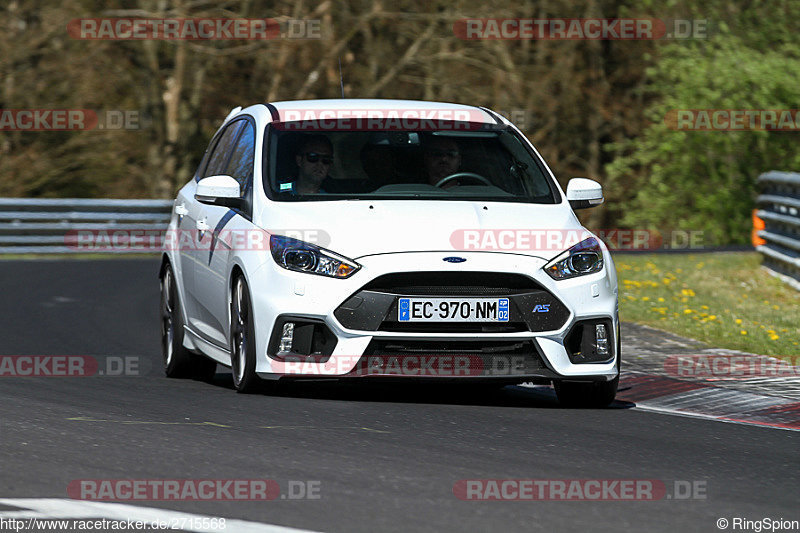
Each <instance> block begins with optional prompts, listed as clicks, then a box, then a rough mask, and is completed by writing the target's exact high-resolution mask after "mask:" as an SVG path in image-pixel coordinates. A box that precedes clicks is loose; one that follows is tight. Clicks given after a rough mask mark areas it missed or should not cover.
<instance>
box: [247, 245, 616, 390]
mask: <svg viewBox="0 0 800 533" xmlns="http://www.w3.org/2000/svg"><path fill="white" fill-rule="evenodd" d="M605 254H606V262H605V267H604V269H603V270H602V271H601V272H598V273H595V274H591V275H587V276H582V277H578V278H573V279H568V280H562V281H558V282H557V281H555V280H553V279H552V278H550V277H549V276H548V275H547V274H546V273H545V272H544V271H543V270H542V266H544V264H545V261H544V260H543V259H540V258H536V257H529V256H522V255H513V254H503V253H487V252H473V253H461V254H460V255H462V256H463V257H464V258H466V259H467V261H465V262H464V263H456V264H453V263H446V262H443V261H442V258H443V257H444V256H445V255H447V254H445V253H437V252H408V253H397V254H385V255H376V256H368V257H364V258H361V259H359V261H358V262H359V263H360V264H361V265H362V268H361V270H360V271H359V272H357V273H356V274H355V275H354V276H352V277H351V278H349V279H332V278H325V277H321V276H314V275H309V274H303V273H296V272H291V271H287V270H285V269H282V268H280V267H278V266H277V265H274V264H266V265H264V266H262V268H261V269H259V271H257V272H256V274H255V277H256V278H257V280H256V283H257V284H258V286H262V283H263V286H265V287H269V288H270V290H266V291H263V292H261V291H259V292H256V291H255V290H254V294H253V305H254V317H255V319H256V327H257V336H256V337H257V351H258V354H259V356H258V360H257V365H256V372H257V373H258V374H259V375H260V376H261V377H264V378H273V379H274V378H277V377H295V378H363V377H416V378H421V379H431V378H440V379H459V380H463V379H476V380H506V381H509V382H521V381H550V380H558V379H571V380H611V379H614V378H615V377H616V376H617V375H618V362H617V359H618V356H619V354H618V346H619V344H618V337H617V332H618V331H619V329H618V327H619V324H618V318H617V314H618V308H617V287H616V277H615V275H614V274H613V268H614V267H613V262H612V261H611V259H610V257H609V254H608V252H605ZM425 273H427V274H425ZM426 276H427V277H426ZM493 276H494V277H493ZM387 279H388V280H389V281H395V282H396V281H397V280H403V279H406V280H407V281H408V280H410V282H409V283H405V284H403V283H394V284H392V283H388V282H387ZM415 280H416V281H415ZM419 280H425V281H430V280H433V281H436V282H437V283H419ZM453 280H461V283H457V284H454V283H453ZM499 281H505V282H506V283H500V282H499ZM481 282H483V283H484V285H483V286H481ZM431 291H433V292H431ZM443 291H444V292H443ZM400 296H437V297H444V296H450V297H476V296H481V297H484V296H491V297H495V296H498V297H508V298H509V300H510V302H511V304H512V305H511V306H510V307H511V317H510V320H509V322H508V323H467V324H450V323H439V324H435V323H434V324H431V323H424V324H420V323H412V324H408V323H399V322H398V321H397V320H396V316H397V309H396V305H397V299H398V298H399V297H400ZM543 304H544V305H547V306H548V309H549V310H548V311H547V312H541V311H539V312H535V313H534V312H533V309H534V308H536V306H541V305H543ZM539 310H541V307H539ZM287 317H293V319H295V320H300V321H302V320H304V319H307V320H309V321H310V322H315V323H317V324H323V325H324V328H325V330H326V331H328V332H330V335H332V336H333V337H334V338H335V339H334V342H333V346H332V347H331V348H330V349H329V350H328V351H327V352H328V353H318V354H316V355H314V356H310V357H304V356H289V357H276V356H275V354H276V349H275V347H276V343H275V338H276V335H279V334H280V331H277V329H276V328H280V325H281V323H282V321H283V322H285V321H286V319H287ZM588 319H607V320H608V321H610V325H611V328H610V329H611V333H612V335H613V337H612V338H613V341H612V342H611V346H612V350H613V354H612V356H611V357H610V358H609V359H608V360H606V361H603V362H600V363H574V362H572V360H571V359H570V353H568V349H567V347H565V339H566V338H567V336H568V335H569V333H570V331H571V330H572V328H573V327H574V326H575V325H576V324H577V323H579V322H581V321H584V320H588ZM328 346H330V344H329V345H328Z"/></svg>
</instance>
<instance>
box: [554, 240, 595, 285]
mask: <svg viewBox="0 0 800 533" xmlns="http://www.w3.org/2000/svg"><path fill="white" fill-rule="evenodd" d="M602 269H603V250H602V249H601V248H600V243H599V242H597V239H595V238H594V237H589V238H588V239H586V240H584V241H581V242H579V243H578V244H576V245H575V246H573V247H572V248H570V249H569V250H567V251H566V252H564V253H563V254H561V255H559V256H558V257H556V258H555V259H553V260H552V261H550V262H549V263H547V264H546V265H545V266H544V271H545V272H547V273H548V274H549V275H550V277H551V278H553V279H555V280H559V279H568V278H574V277H576V276H583V275H586V274H594V273H595V272H600V271H601V270H602Z"/></svg>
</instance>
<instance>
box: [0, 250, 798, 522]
mask: <svg viewBox="0 0 800 533" xmlns="http://www.w3.org/2000/svg"><path fill="white" fill-rule="evenodd" d="M157 269H158V262H157V261H156V260H154V259H141V260H139V259H137V260H98V261H88V260H73V261H38V262H34V261H30V262H28V261H2V262H0V294H1V295H2V298H0V316H2V320H0V339H2V342H0V355H92V356H96V357H98V358H101V357H103V356H135V357H138V358H140V359H139V361H140V363H141V370H142V373H143V374H145V375H143V376H139V377H106V376H103V377H80V378H56V377H41V378H19V377H2V378H0V458H2V459H0V461H1V464H2V468H0V498H67V485H68V484H69V483H70V481H72V480H78V479H200V478H203V479H254V478H268V479H273V480H275V481H277V482H278V483H279V484H280V485H281V488H282V490H284V489H285V488H286V487H287V484H288V482H289V481H290V480H293V481H300V480H305V481H315V482H318V483H319V489H320V498H319V499H316V500H306V499H303V500H292V501H290V500H283V499H276V500H274V501H269V502H242V501H232V502H231V501H227V502H226V501H212V502H208V501H179V502H174V501H170V502H157V501H147V502H125V503H133V504H134V505H144V506H147V507H157V508H163V509H173V510H178V511H185V512H191V513H199V514H203V515H211V516H220V517H227V518H239V519H244V520H250V521H256V522H263V523H268V524H278V525H283V526H291V527H295V528H306V529H311V530H318V531H404V532H405V531H449V530H459V531H502V530H512V531H513V530H521V531H532V530H542V531H578V530H581V531H603V530H608V531H620V530H634V531H640V530H644V531H673V530H686V531H719V529H718V528H717V525H716V524H717V519H718V518H727V519H728V520H732V519H733V518H735V517H740V518H747V519H750V520H761V519H763V518H772V519H779V518H784V519H792V520H797V519H799V518H800V512H799V511H798V508H799V506H798V489H800V455H799V454H798V450H800V433H798V432H791V431H780V430H774V429H769V428H761V427H753V426H744V425H736V424H726V423H720V422H715V421H711V420H701V419H694V418H687V417H680V416H671V415H666V414H659V413H652V412H644V411H640V410H637V409H636V408H635V407H634V406H633V405H632V404H617V405H615V406H614V407H615V408H610V409H605V410H569V409H562V408H560V407H559V406H558V405H557V403H556V402H555V401H554V400H553V399H552V397H551V396H548V395H542V394H541V393H538V394H537V393H535V392H531V391H526V390H524V389H521V388H506V389H504V390H502V391H500V392H496V393H484V392H481V391H477V390H467V391H455V392H454V391H452V390H443V391H440V390H438V389H436V388H430V387H425V388H424V389H419V388H418V387H401V388H397V387H392V388H387V387H340V386H334V385H332V384H316V385H302V386H294V387H290V388H288V389H287V390H284V391H281V392H280V393H277V394H272V395H269V394H267V395H255V396H247V395H240V394H236V393H235V392H234V391H233V389H232V387H231V385H230V374H229V371H227V369H224V368H223V367H221V366H220V367H218V373H217V376H216V378H215V380H214V382H213V383H203V382H198V381H192V380H173V379H167V378H165V377H164V376H163V373H162V372H161V367H160V364H161V363H160V357H161V356H160V351H159V337H158V318H157V305H158V283H157V278H156V274H157ZM623 342H624V340H623ZM623 353H624V348H623ZM623 360H624V357H623ZM147 366H149V367H150V368H149V369H148V368H145V367H147ZM209 423H211V424H209ZM212 424H218V425H212ZM521 478H523V479H537V480H571V479H607V480H611V479H648V480H661V481H664V482H665V483H666V486H667V489H668V491H670V490H671V487H673V482H674V481H675V480H682V481H691V482H701V484H704V485H705V499H688V500H678V499H675V498H673V499H667V498H664V499H661V500H658V501H600V502H591V501H560V502H559V501H556V502H543V501H522V502H499V501H462V500H460V499H458V498H456V497H455V496H454V492H453V486H454V483H456V482H457V481H458V480H463V479H521ZM1 507H2V506H0V508H1Z"/></svg>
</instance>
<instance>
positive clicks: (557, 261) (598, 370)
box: [160, 99, 620, 406]
mask: <svg viewBox="0 0 800 533" xmlns="http://www.w3.org/2000/svg"><path fill="white" fill-rule="evenodd" d="M602 202H603V194H602V189H601V187H600V185H599V184H598V183H596V182H594V181H592V180H588V179H583V178H576V179H573V180H571V181H570V182H569V185H568V187H567V192H566V194H564V192H563V191H562V189H561V188H560V187H559V185H558V182H557V181H556V179H555V178H554V176H553V174H552V172H551V171H550V169H549V168H548V167H547V165H546V164H545V162H544V161H543V160H542V158H541V156H540V155H539V153H538V152H537V151H536V149H535V148H534V147H533V145H532V144H531V143H530V142H529V141H528V140H527V138H526V137H525V136H524V135H522V133H520V131H519V130H518V129H517V128H516V127H515V126H514V125H513V124H511V123H510V122H509V121H507V120H506V119H505V118H503V117H502V116H500V115H498V114H497V113H495V112H493V111H491V110H489V109H486V108H479V107H473V106H466V105H457V104H446V103H435V102H418V101H400V100H359V99H342V100H309V101H294V102H277V103H273V104H257V105H253V106H251V107H248V108H246V109H241V108H236V109H234V110H233V111H232V112H231V113H230V114H229V115H228V117H227V118H226V119H225V121H224V123H223V124H222V126H221V127H220V129H219V130H218V131H217V133H216V135H215V136H214V138H213V139H212V141H211V143H210V144H209V147H208V149H207V150H206V153H205V156H204V157H203V160H202V162H201V163H200V166H199V168H198V169H197V172H196V174H195V176H194V178H193V179H192V180H191V181H189V183H187V184H186V185H185V186H184V187H183V188H182V189H181V190H180V192H179V193H178V197H177V199H176V200H175V204H174V212H173V216H172V219H171V222H170V225H169V230H168V238H167V245H166V246H165V251H164V254H163V262H162V266H161V271H160V279H161V295H162V296H161V317H162V321H161V322H162V329H161V333H162V339H163V342H162V348H163V355H164V367H165V371H166V374H167V376H169V377H181V376H195V377H200V378H209V377H210V376H213V373H214V371H215V367H216V363H221V364H223V365H226V366H229V367H231V369H232V374H233V383H234V385H235V388H236V390H237V391H239V392H252V391H256V390H260V389H261V388H262V386H263V385H265V384H268V383H275V382H276V380H278V379H336V380H365V379H368V380H374V379H385V380H388V379H402V380H406V382H409V383H413V382H418V381H419V380H442V381H454V382H461V383H473V382H474V383H483V384H489V385H497V386H498V387H500V386H504V385H507V384H518V383H523V382H533V383H542V384H549V383H553V385H554V386H555V389H556V393H557V395H558V398H559V400H560V401H561V403H562V404H569V405H584V406H605V405H608V404H610V403H611V402H612V401H613V399H614V396H615V394H616V390H617V384H618V380H619V372H620V357H619V354H620V342H619V319H618V302H617V279H616V274H615V269H614V265H613V262H612V259H611V255H610V253H609V251H608V248H607V247H606V246H605V245H604V244H603V242H602V241H601V240H600V239H598V238H596V237H595V236H594V235H592V234H591V233H590V232H588V231H587V230H586V229H585V228H583V227H582V226H581V224H580V222H579V221H578V219H577V218H576V216H575V213H574V211H573V210H574V209H579V208H587V207H592V206H595V205H599V204H601V203H602Z"/></svg>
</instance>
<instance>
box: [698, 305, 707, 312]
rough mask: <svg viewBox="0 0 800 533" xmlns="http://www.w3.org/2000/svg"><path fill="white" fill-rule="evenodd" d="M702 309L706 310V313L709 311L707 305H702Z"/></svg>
mask: <svg viewBox="0 0 800 533" xmlns="http://www.w3.org/2000/svg"><path fill="white" fill-rule="evenodd" d="M700 309H705V310H706V311H708V306H707V305H701V306H700Z"/></svg>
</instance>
